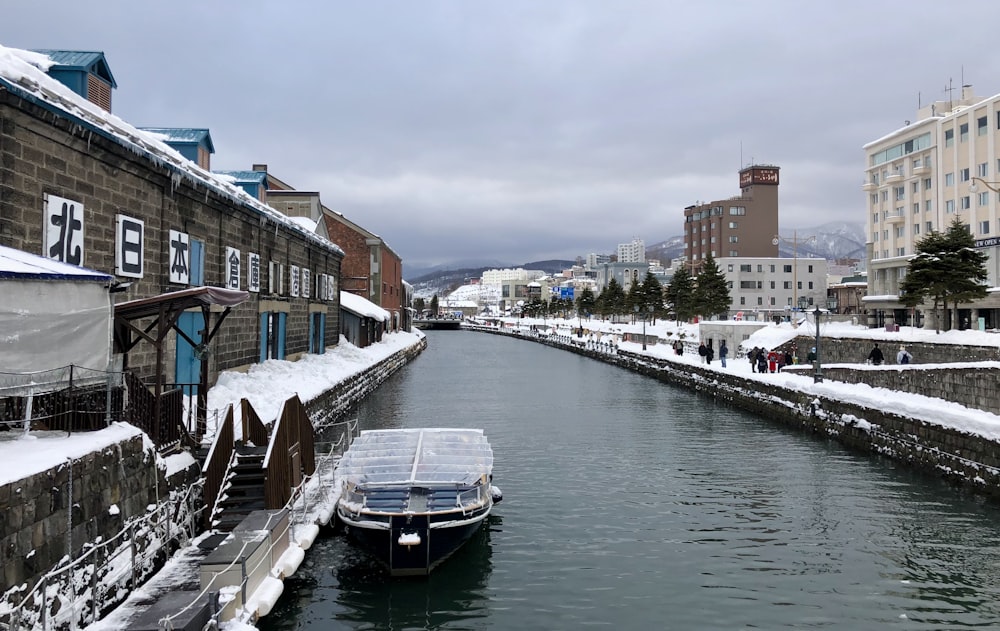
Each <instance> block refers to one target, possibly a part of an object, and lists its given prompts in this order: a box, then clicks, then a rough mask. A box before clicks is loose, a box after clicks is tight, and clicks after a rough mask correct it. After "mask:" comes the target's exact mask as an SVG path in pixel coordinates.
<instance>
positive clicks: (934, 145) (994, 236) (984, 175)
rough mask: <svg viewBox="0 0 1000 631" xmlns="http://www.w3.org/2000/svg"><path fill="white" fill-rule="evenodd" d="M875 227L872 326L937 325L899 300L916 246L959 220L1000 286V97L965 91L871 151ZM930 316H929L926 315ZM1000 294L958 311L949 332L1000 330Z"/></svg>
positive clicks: (869, 203)
mask: <svg viewBox="0 0 1000 631" xmlns="http://www.w3.org/2000/svg"><path fill="white" fill-rule="evenodd" d="M864 150H865V178H864V182H863V184H862V189H863V190H864V191H865V195H866V203H865V207H866V217H867V226H868V244H867V246H868V252H867V254H868V256H867V258H868V297H867V298H866V299H865V306H866V307H867V309H868V320H869V325H870V326H883V325H897V324H904V325H915V326H928V327H933V326H935V324H934V321H933V318H930V317H925V316H927V315H929V309H930V308H931V306H930V305H928V306H927V308H926V309H921V308H920V307H918V308H917V309H914V310H910V309H907V308H906V307H905V306H904V305H903V304H902V302H901V301H900V298H899V287H900V282H901V281H902V279H903V278H904V277H905V276H906V270H907V267H908V265H909V262H910V259H911V258H912V257H913V255H914V254H915V247H916V244H917V243H918V242H919V241H920V240H921V239H922V238H924V237H925V236H926V235H927V234H928V233H929V232H931V231H938V232H944V231H946V230H947V229H948V226H949V224H951V222H952V220H953V219H954V218H955V217H958V218H959V219H960V220H961V221H962V223H964V224H965V225H966V227H967V229H968V230H969V231H970V233H971V234H972V235H973V237H974V238H975V241H976V247H977V248H979V249H981V250H982V251H983V252H984V253H986V254H987V255H988V256H989V257H990V260H989V262H988V264H987V270H988V271H989V278H988V280H987V283H988V284H989V286H991V287H997V286H998V274H1000V268H998V262H1000V257H998V248H1000V226H998V221H1000V216H998V213H1000V192H998V191H1000V182H996V181H994V180H1000V94H998V95H996V96H993V97H989V98H983V97H978V96H976V95H975V94H974V92H973V90H972V87H971V86H963V87H962V89H961V93H960V98H958V99H957V100H947V101H936V102H934V103H931V104H929V105H927V106H925V107H922V108H920V109H919V110H918V112H917V116H916V120H915V122H913V123H912V124H911V123H910V121H906V124H905V125H904V126H903V127H901V128H899V129H897V130H895V131H892V132H890V133H889V134H887V135H885V136H883V137H881V138H879V139H878V140H874V141H872V142H870V143H868V144H867V145H865V146H864ZM925 312H926V313H925ZM998 314H1000V295H998V294H997V293H991V295H990V297H988V298H985V299H983V300H981V301H978V302H977V303H975V304H969V305H959V310H958V312H957V318H956V319H955V321H952V315H951V314H945V318H946V319H945V320H944V321H943V322H941V323H940V324H941V325H942V326H943V327H944V328H956V327H964V326H966V325H969V326H976V325H978V324H980V318H982V325H983V326H985V328H996V327H997V326H998V324H1000V319H998Z"/></svg>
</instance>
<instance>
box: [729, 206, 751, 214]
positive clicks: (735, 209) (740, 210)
mask: <svg viewBox="0 0 1000 631" xmlns="http://www.w3.org/2000/svg"><path fill="white" fill-rule="evenodd" d="M729 214H730V215H745V214H747V209H746V206H730V207H729Z"/></svg>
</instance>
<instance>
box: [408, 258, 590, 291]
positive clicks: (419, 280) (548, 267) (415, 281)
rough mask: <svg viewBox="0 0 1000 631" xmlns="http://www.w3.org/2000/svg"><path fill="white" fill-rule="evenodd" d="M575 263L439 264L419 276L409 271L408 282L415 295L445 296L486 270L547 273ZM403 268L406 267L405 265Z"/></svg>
mask: <svg viewBox="0 0 1000 631" xmlns="http://www.w3.org/2000/svg"><path fill="white" fill-rule="evenodd" d="M575 264H576V261H566V260H561V259H549V260H546V261H534V262H531V263H524V264H521V265H511V264H507V265H504V264H499V263H497V264H488V265H484V264H482V263H481V262H480V265H479V266H477V267H461V268H458V269H454V268H452V266H451V265H439V266H437V267H436V268H430V270H429V271H428V270H421V271H423V272H424V273H423V274H421V275H419V276H410V272H408V273H407V279H406V282H408V283H410V284H411V285H413V295H414V296H422V297H424V298H430V297H431V296H434V295H435V294H437V295H438V296H440V297H443V296H447V295H448V294H450V293H451V292H453V291H455V289H457V288H458V287H461V286H462V285H467V284H469V283H470V281H471V280H472V279H479V278H481V277H482V275H483V272H485V271H486V270H490V269H505V268H518V267H523V268H524V269H532V270H542V271H543V272H545V273H546V274H555V273H558V272H562V271H563V270H565V269H569V268H570V267H573V265H575ZM403 269H404V270H405V269H406V268H405V266H404V268H403Z"/></svg>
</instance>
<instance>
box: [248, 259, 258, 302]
mask: <svg viewBox="0 0 1000 631" xmlns="http://www.w3.org/2000/svg"><path fill="white" fill-rule="evenodd" d="M247 290H248V291H252V292H254V293H257V292H259V291H260V254H257V253H256V252H247Z"/></svg>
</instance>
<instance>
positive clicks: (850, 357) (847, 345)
mask: <svg viewBox="0 0 1000 631" xmlns="http://www.w3.org/2000/svg"><path fill="white" fill-rule="evenodd" d="M805 328H809V325H804V326H803V327H800V330H802V329H805ZM814 331H815V330H814ZM821 331H822V327H821ZM875 342H878V345H879V347H880V348H881V349H882V353H883V354H884V355H885V360H886V363H887V364H895V363H896V352H897V351H898V350H899V347H900V346H905V347H906V350H908V351H910V353H911V354H912V355H913V363H915V364H951V363H955V362H983V361H997V360H1000V335H998V336H997V346H969V345H960V344H929V343H926V342H910V341H907V340H906V339H904V337H903V336H902V334H900V337H899V339H888V340H869V339H859V338H837V337H832V338H828V337H824V338H823V339H822V343H821V345H820V355H821V356H820V359H821V360H822V362H823V363H824V364H839V363H843V364H863V363H865V360H866V359H868V353H869V352H870V351H871V349H872V346H873V345H874V343H875ZM793 345H794V346H795V349H796V355H797V356H798V358H799V363H805V360H806V353H808V352H809V349H810V348H811V347H813V346H815V345H816V338H815V336H812V337H810V336H809V335H801V336H798V337H796V338H795V339H794V340H792V341H791V342H789V343H788V344H784V345H782V346H781V347H780V348H781V349H785V348H786V347H791V346H793Z"/></svg>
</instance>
